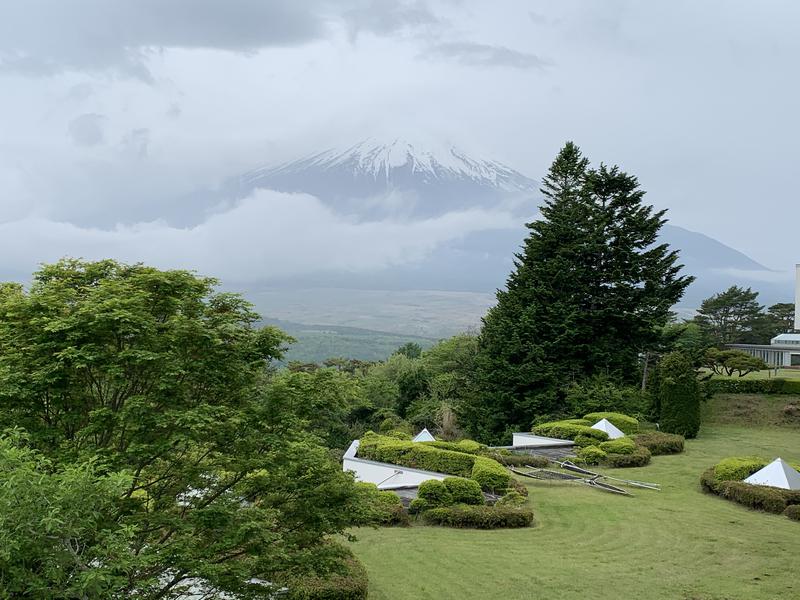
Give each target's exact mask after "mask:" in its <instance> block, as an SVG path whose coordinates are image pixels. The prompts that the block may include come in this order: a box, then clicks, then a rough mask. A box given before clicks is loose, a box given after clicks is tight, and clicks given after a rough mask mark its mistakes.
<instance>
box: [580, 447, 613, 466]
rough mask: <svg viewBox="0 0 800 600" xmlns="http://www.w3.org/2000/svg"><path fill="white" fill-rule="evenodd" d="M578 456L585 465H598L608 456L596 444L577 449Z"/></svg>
mask: <svg viewBox="0 0 800 600" xmlns="http://www.w3.org/2000/svg"><path fill="white" fill-rule="evenodd" d="M577 454H578V458H580V459H581V460H582V461H583V462H584V463H585V464H587V465H599V464H600V463H602V462H603V461H604V460H605V459H606V457H607V456H608V455H607V454H606V453H605V452H603V450H601V449H600V448H599V447H598V446H586V447H585V448H579V449H578V452H577Z"/></svg>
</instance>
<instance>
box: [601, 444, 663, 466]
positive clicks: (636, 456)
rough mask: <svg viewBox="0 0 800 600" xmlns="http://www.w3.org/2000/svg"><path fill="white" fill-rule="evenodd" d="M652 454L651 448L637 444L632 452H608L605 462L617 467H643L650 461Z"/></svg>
mask: <svg viewBox="0 0 800 600" xmlns="http://www.w3.org/2000/svg"><path fill="white" fill-rule="evenodd" d="M650 456H651V455H650V450H648V449H647V448H645V447H644V446H636V449H635V450H634V451H633V452H632V453H631V454H608V455H607V456H606V458H605V460H604V461H603V464H604V465H607V466H609V467H615V468H624V467H643V466H645V465H646V464H648V463H649V462H650Z"/></svg>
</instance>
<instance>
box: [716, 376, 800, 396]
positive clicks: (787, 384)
mask: <svg viewBox="0 0 800 600" xmlns="http://www.w3.org/2000/svg"><path fill="white" fill-rule="evenodd" d="M704 387H705V392H706V394H708V395H713V394H791V395H796V396H800V381H796V380H788V379H781V378H779V377H778V378H775V379H710V380H709V381H706V382H705V384H704Z"/></svg>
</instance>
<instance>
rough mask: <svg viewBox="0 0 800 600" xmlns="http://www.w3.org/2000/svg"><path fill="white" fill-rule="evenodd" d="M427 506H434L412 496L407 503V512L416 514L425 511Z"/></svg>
mask: <svg viewBox="0 0 800 600" xmlns="http://www.w3.org/2000/svg"><path fill="white" fill-rule="evenodd" d="M429 508H434V507H433V506H431V504H430V502H428V501H427V500H425V499H423V498H414V499H413V500H412V501H411V503H410V504H409V505H408V514H410V515H418V514H420V513H423V512H425V511H426V510H428V509H429Z"/></svg>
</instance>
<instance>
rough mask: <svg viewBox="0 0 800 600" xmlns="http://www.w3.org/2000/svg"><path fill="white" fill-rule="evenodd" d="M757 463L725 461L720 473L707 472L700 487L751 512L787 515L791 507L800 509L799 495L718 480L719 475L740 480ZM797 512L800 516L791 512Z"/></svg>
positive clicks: (739, 460)
mask: <svg viewBox="0 0 800 600" xmlns="http://www.w3.org/2000/svg"><path fill="white" fill-rule="evenodd" d="M757 460H758V459H747V458H736V459H726V460H725V461H722V462H723V463H726V464H725V465H723V468H722V469H721V470H720V469H719V465H717V466H716V467H711V468H710V469H707V470H706V471H705V472H704V473H703V474H702V475H701V476H700V486H701V487H702V488H703V490H704V491H706V492H710V493H712V494H717V495H718V496H722V497H723V498H726V499H728V500H732V501H734V502H737V503H739V504H742V505H743V506H747V507H748V508H752V509H755V510H763V511H766V512H770V513H776V514H777V513H784V511H787V510H788V509H789V508H790V507H791V506H797V505H800V491H796V490H783V489H780V488H774V487H768V486H764V485H751V484H749V483H745V482H743V481H739V480H738V479H720V478H719V475H718V471H720V472H721V473H722V476H723V477H727V476H730V477H739V476H740V475H741V474H742V473H745V472H747V471H748V470H749V468H752V466H753V465H754V464H756V462H757ZM720 464H722V463H720ZM748 465H749V466H748ZM756 470H758V469H756ZM796 512H800V508H793V509H791V510H789V513H792V514H794V513H796ZM787 516H789V515H787ZM790 518H792V517H790Z"/></svg>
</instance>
